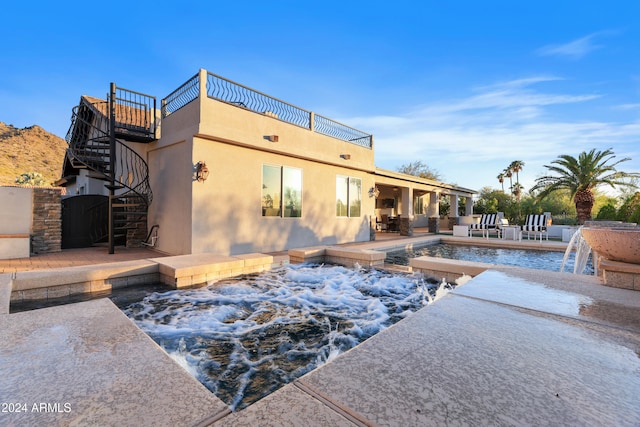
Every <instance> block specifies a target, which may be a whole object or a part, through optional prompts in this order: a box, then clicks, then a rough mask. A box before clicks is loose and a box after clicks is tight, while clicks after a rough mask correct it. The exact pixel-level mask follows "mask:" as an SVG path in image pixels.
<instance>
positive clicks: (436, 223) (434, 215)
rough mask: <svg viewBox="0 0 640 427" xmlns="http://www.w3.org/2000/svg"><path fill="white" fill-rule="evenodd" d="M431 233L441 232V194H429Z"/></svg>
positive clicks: (435, 192)
mask: <svg viewBox="0 0 640 427" xmlns="http://www.w3.org/2000/svg"><path fill="white" fill-rule="evenodd" d="M427 215H428V216H429V233H439V232H440V192H439V191H433V192H431V193H429V210H428V212H427Z"/></svg>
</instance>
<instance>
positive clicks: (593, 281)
mask: <svg viewBox="0 0 640 427" xmlns="http://www.w3.org/2000/svg"><path fill="white" fill-rule="evenodd" d="M443 237H444V238H445V239H447V236H440V235H438V236H431V237H429V238H425V237H419V238H414V239H407V240H403V241H402V242H401V243H398V242H392V243H390V242H389V241H386V242H371V243H367V244H359V245H354V246H352V247H351V248H350V250H348V251H345V250H339V251H337V252H335V253H336V254H338V255H341V256H343V255H350V254H358V251H359V250H360V249H363V250H365V252H364V253H367V254H368V251H373V250H376V248H382V247H386V248H389V247H392V248H403V247H407V246H410V245H415V244H419V243H421V242H422V243H423V242H424V241H425V240H433V239H442V238H443ZM448 239H451V238H448ZM479 240H480V239H473V240H471V241H470V239H463V241H464V242H465V243H473V244H476V243H477V241H479ZM496 243H502V245H503V246H510V245H509V244H508V243H511V242H507V244H506V245H505V244H504V243H505V242H502V241H499V242H496ZM536 244H537V243H536ZM378 250H379V249H378ZM558 250H559V249H558ZM324 251H325V254H326V248H324ZM369 255H373V254H369ZM368 257H369V258H375V257H373V256H368ZM187 259H188V258H186V259H183V261H186V260H187ZM149 263H150V261H149V260H148V259H146V260H141V262H140V265H141V266H142V267H141V270H139V271H146V270H145V269H144V268H147V267H146V266H148V264H149ZM283 263H284V261H283V258H281V261H280V264H279V265H282V264H283ZM169 264H170V262H169ZM274 264H277V263H276V262H274ZM127 265H128V264H122V265H114V266H112V267H113V268H114V271H120V273H122V274H124V273H123V269H126V268H127ZM131 265H136V263H132V264H131ZM131 265H129V267H131ZM175 266H177V265H175V264H174V267H175ZM143 267H144V268H143ZM99 268H104V266H99ZM118 269H120V270H118ZM157 269H158V271H159V267H157ZM61 270H69V269H59V270H55V271H54V273H55V272H60V271H61ZM493 270H501V271H508V274H512V275H515V276H519V277H523V278H525V279H527V280H531V281H533V282H536V283H539V284H540V285H541V286H545V287H547V286H550V287H557V288H559V289H565V290H566V291H567V292H579V293H580V294H583V295H587V296H590V297H593V298H594V299H598V300H599V299H602V300H604V301H608V302H612V303H614V304H617V305H622V306H626V307H627V309H628V308H629V307H636V306H640V303H639V302H638V298H639V297H640V294H638V293H634V292H633V291H624V290H620V289H612V288H608V287H605V286H598V285H599V284H600V282H601V281H600V279H599V278H598V277H594V276H581V275H573V274H570V273H559V272H558V273H555V272H548V273H547V272H545V274H544V275H541V274H540V273H539V271H533V270H529V269H523V268H519V267H513V268H507V267H504V266H497V267H492V268H490V269H489V271H493ZM51 273H52V270H46V272H43V275H41V276H38V277H40V279H42V277H45V276H46V275H47V274H51ZM76 273H77V272H76ZM112 273H113V274H114V275H115V274H120V273H117V272H115V273H114V272H113V271H112ZM190 273H196V272H195V271H190ZM19 274H20V273H16V276H17V275H19ZM145 274H146V273H145ZM154 274H155V273H154ZM158 274H159V273H158ZM192 275H193V274H192ZM49 277H51V276H49ZM69 277H74V276H73V274H72V273H69ZM11 279H12V277H11V275H9V274H5V275H0V295H1V294H2V293H5V294H6V292H7V289H10V288H9V286H11ZM470 283H473V281H471V282H470ZM469 290H471V288H469ZM513 291H514V292H516V293H517V291H518V288H517V287H514V290H513ZM629 292H631V293H629ZM466 293H467V294H468V295H464V296H463V295H460V296H458V297H456V298H458V299H469V298H471V299H473V300H477V301H485V302H484V303H483V304H491V305H492V306H496V307H504V308H507V309H509V310H511V309H510V308H509V307H510V305H509V302H508V301H506V302H505V301H495V300H493V299H491V297H490V296H489V297H487V296H483V295H482V294H475V295H474V294H473V293H471V292H466ZM98 301H104V300H98ZM442 303H446V302H445V301H443V302H442ZM105 304H107V305H112V303H110V302H109V301H105ZM90 306H91V304H90V302H83V303H78V305H77V307H90ZM113 307H114V309H115V306H113ZM594 307H595V308H597V305H595V306H594ZM56 309H57V310H58V311H64V307H57V308H56ZM46 310H49V309H42V310H35V311H34V312H33V313H30V312H24V313H15V314H6V315H2V316H1V317H2V318H4V319H5V320H6V321H8V322H9V323H12V322H13V321H14V320H16V319H19V318H20V319H23V321H26V322H27V323H28V324H31V322H30V321H29V319H30V318H32V317H33V316H36V317H42V316H43V315H44V314H45V313H49V312H53V311H46ZM499 310H500V311H504V310H503V309H499ZM513 310H515V311H517V312H522V313H524V314H526V316H525V319H526V318H529V319H531V320H532V321H535V320H534V319H539V318H545V319H547V320H548V322H553V324H556V325H558V326H557V327H558V328H565V327H566V324H568V321H567V320H562V319H559V318H557V315H555V314H552V313H551V314H548V313H546V312H545V311H544V310H541V309H538V310H532V309H530V308H521V307H518V306H516V305H514V307H513ZM78 312H79V313H82V310H78ZM421 312H422V315H421V317H422V318H423V319H424V321H428V320H429V318H430V317H431V314H429V311H428V310H421ZM114 313H115V314H117V313H116V311H114ZM425 316H426V317H425ZM527 316H528V317H527ZM416 319H417V318H416ZM436 320H437V319H436ZM575 321H580V322H581V324H584V326H583V327H584V331H585V333H590V331H591V330H593V329H597V328H604V330H608V331H610V332H612V333H615V334H623V335H624V334H626V335H630V336H631V338H633V339H636V340H637V341H639V342H640V332H639V330H638V329H635V330H627V329H625V328H624V319H622V320H621V325H620V326H618V327H615V328H613V329H612V328H611V327H610V326H608V325H606V324H602V325H601V324H600V323H594V324H590V323H589V322H586V323H585V322H582V320H581V319H576V320H575ZM401 323H402V322H400V323H399V324H397V325H400V326H397V325H394V326H391V327H390V328H388V329H387V330H386V332H384V334H385V335H384V336H380V337H378V336H374V337H372V338H371V339H370V340H367V342H368V344H367V348H366V349H365V348H364V347H363V348H361V349H360V350H358V351H349V352H346V353H344V354H343V355H341V356H340V357H339V358H338V359H336V360H341V363H342V364H344V363H356V364H358V363H362V364H363V366H368V368H367V371H366V372H367V373H368V374H367V376H368V377H370V378H371V379H372V381H374V382H378V381H379V380H378V379H377V378H383V377H384V375H385V372H386V371H385V369H388V367H384V366H383V367H382V368H383V370H382V371H380V370H379V369H378V368H376V369H372V365H371V363H372V362H376V360H379V359H380V353H379V352H378V351H379V350H384V349H385V348H387V350H389V349H391V348H393V351H405V350H407V349H406V348H404V347H402V346H400V347H397V346H389V345H387V344H388V343H387V344H385V341H384V339H385V338H384V337H387V338H386V339H389V337H394V336H398V335H402V334H409V336H410V335H412V334H414V333H415V332H418V331H419V330H423V327H422V326H420V325H419V324H418V326H417V327H418V328H419V329H418V330H413V331H414V332H413V333H412V332H411V331H412V329H411V328H412V327H413V328H415V327H416V326H415V325H414V326H410V325H409V324H408V323H404V324H402V325H401ZM414 323H415V322H414ZM438 323H440V322H438ZM396 326H397V327H396ZM93 327H96V328H99V329H103V326H102V325H93ZM130 327H131V328H137V327H136V326H135V324H134V323H133V322H131V323H130ZM504 327H505V328H510V327H511V325H510V324H505V325H504ZM407 328H408V329H407ZM581 328H582V326H581ZM128 329H129V327H127V330H128ZM123 333H124V332H123ZM626 335H625V336H626ZM7 338H8V340H9V339H10V340H9V341H11V340H14V339H16V338H17V337H7ZM523 338H526V337H523ZM621 339H622V338H621ZM625 339H626V338H625ZM94 341H95V340H94ZM98 341H99V339H98ZM98 341H96V343H97V342H98ZM143 341H147V343H146V344H145V345H144V346H143V347H147V348H146V350H145V351H150V352H151V353H154V352H159V353H163V354H165V355H166V353H164V351H163V350H162V349H161V348H160V347H158V346H157V345H155V344H154V343H152V342H150V340H147V339H146V338H144V339H143ZM425 344H426V342H425ZM48 345H51V343H50V344H48ZM505 345H506V347H508V345H507V343H505ZM380 346H382V347H380ZM106 348H109V347H106ZM114 348H115V347H114ZM356 348H358V347H356ZM376 348H377V349H378V351H374V350H375V349H376ZM34 351H35V349H34ZM40 351H44V352H47V349H46V345H44V347H43V348H42V349H41V350H40ZM424 351H425V350H422V353H424ZM440 351H444V350H439V352H440ZM412 352H413V353H414V354H416V357H419V354H418V352H415V351H414V350H412ZM54 353H55V352H54ZM87 356H89V355H87ZM461 356H462V357H461V359H460V363H461V365H459V367H458V369H460V371H461V373H464V372H465V371H466V370H467V369H468V368H467V367H466V365H465V364H464V363H465V358H464V355H463V354H461ZM77 357H82V356H77ZM85 357H86V356H85ZM491 357H492V356H491V355H489V354H476V355H474V359H475V360H483V361H485V362H488V361H490V360H491ZM522 357H523V358H524V359H526V358H527V357H531V356H530V355H527V354H523V355H522ZM372 358H373V359H372ZM34 360H35V359H33V358H26V359H24V361H22V362H16V363H17V365H19V366H14V368H16V367H20V369H26V368H30V366H31V364H32V363H33V361H34ZM350 360H351V361H352V362H348V361H350ZM467 361H468V362H473V360H467ZM111 362H114V361H110V363H111ZM118 363H119V364H120V366H122V367H123V368H122V369H123V371H122V373H124V374H126V372H127V370H126V369H125V368H124V367H125V366H127V363H126V361H122V360H121V361H119V362H118ZM171 366H172V367H173V369H171V368H170V367H169V368H168V370H167V372H171V374H173V372H172V371H176V373H177V372H182V373H184V372H183V371H182V368H180V367H178V365H177V364H176V363H173V364H171ZM339 367H340V364H334V363H333V362H332V363H329V364H327V365H325V366H324V367H321V368H319V369H320V370H324V371H323V372H322V375H329V376H328V377H327V378H332V377H333V378H334V379H335V383H336V384H338V383H339V384H342V385H345V386H347V385H350V384H353V381H352V380H351V378H350V377H349V376H344V375H337V376H336V374H331V373H330V372H331V371H332V370H335V368H339ZM325 371H326V372H325ZM25 372H26V371H25ZM314 372H317V373H316V374H313V375H308V376H305V377H302V378H300V379H298V380H296V381H294V382H293V383H291V384H289V385H287V386H285V387H283V388H281V389H279V390H278V391H276V392H275V393H273V394H271V395H269V396H267V397H265V398H264V399H262V400H260V401H258V402H256V403H254V404H253V405H250V406H249V407H248V408H246V409H244V410H242V411H239V412H235V413H234V412H230V411H229V410H228V409H224V408H221V407H220V406H219V405H218V404H215V405H214V407H212V408H211V412H210V413H209V415H207V416H205V417H203V418H200V419H199V421H198V422H196V423H194V424H192V425H203V426H204V425H228V423H230V422H231V423H234V422H235V423H238V424H242V425H256V423H258V424H263V425H278V424H279V422H280V421H283V420H284V421H286V420H289V421H290V422H293V421H296V420H297V422H299V421H300V420H302V419H304V420H306V421H307V424H308V425H314V421H317V422H318V423H320V422H323V423H325V424H331V425H349V426H352V425H372V420H374V418H373V417H374V416H375V413H373V412H371V413H367V412H366V411H364V410H362V408H358V407H355V406H353V405H352V403H350V402H349V401H347V400H344V399H342V398H340V396H339V394H336V393H335V392H327V391H326V390H324V389H323V388H322V387H318V383H317V382H314V380H313V378H316V377H319V376H320V375H321V373H320V372H319V371H314ZM426 372H427V371H423V373H426ZM327 373H328V374H327ZM352 373H354V374H355V373H356V372H355V371H353V370H352ZM408 374H409V372H408V371H407V375H408ZM31 375H33V373H32V374H31ZM405 376H406V375H405ZM423 377H424V375H423ZM36 378H37V376H36ZM123 378H124V377H123ZM465 378H473V376H465ZM76 379H77V378H76ZM407 379H408V378H407ZM416 380H419V378H416ZM83 381H84V383H87V382H86V381H89V382H88V383H87V384H89V383H91V384H92V385H91V388H92V389H95V390H99V389H102V388H104V387H105V385H104V384H103V383H104V381H99V379H98V380H94V381H91V378H89V379H83ZM403 381H404V379H400V380H398V379H396V381H389V382H388V383H387V385H389V386H392V387H393V388H397V387H398V386H400V390H404V389H405V386H404V384H403ZM420 381H426V382H425V384H429V381H431V379H430V378H422V379H420ZM325 383H326V382H325ZM71 384H72V383H71V382H69V379H66V377H65V378H64V379H62V378H61V381H60V382H59V384H57V386H58V387H59V388H60V390H64V391H65V392H68V391H69V389H68V387H69V386H70V385H71ZM326 384H327V385H329V384H330V383H326ZM444 385H446V383H442V384H441V385H439V386H438V387H441V386H444ZM506 385H508V384H506ZM452 386H455V384H453V385H452ZM192 387H194V390H198V389H201V387H200V385H199V384H193V385H192ZM460 387H463V384H460ZM576 389H577V387H576ZM430 390H433V389H430ZM146 391H147V393H148V394H149V395H148V396H147V395H143V394H141V393H140V392H139V391H138V390H129V391H128V392H127V396H128V399H129V400H130V403H129V404H128V406H127V409H126V410H125V411H124V412H120V413H122V414H123V415H125V416H128V415H129V414H127V411H133V412H131V415H134V413H135V415H139V414H147V415H148V416H150V417H152V418H149V420H151V419H154V420H156V421H157V422H158V423H159V424H163V422H164V423H167V421H168V420H163V419H161V418H158V419H155V417H162V415H161V414H160V413H159V412H158V413H149V410H148V408H147V407H145V403H144V402H145V401H146V400H147V399H154V396H162V395H164V394H165V393H166V390H162V389H149V390H146ZM359 391H360V393H361V394H363V395H366V394H368V393H370V392H373V391H374V390H373V388H372V387H366V386H362V387H361V388H360V389H359ZM99 395H100V394H97V395H91V396H94V397H91V396H89V397H87V398H88V399H91V398H94V399H98V400H99V397H98V396H99ZM393 395H394V393H390V397H392V398H393ZM403 396H404V397H402V396H401V395H398V397H396V398H393V399H394V400H395V401H397V403H396V404H395V405H399V406H397V407H393V408H391V407H389V406H387V404H386V403H385V402H381V401H378V404H377V405H376V407H377V408H379V410H380V411H382V412H384V411H385V410H386V409H389V410H393V411H398V410H399V409H402V408H403V407H404V409H403V411H404V412H403V414H405V415H407V416H418V417H421V416H420V415H419V414H418V415H416V410H415V409H409V407H410V405H414V404H424V402H425V399H424V398H423V397H422V396H421V395H420V394H416V395H409V396H407V395H406V394H405V395H403ZM505 396H508V393H507V394H505ZM31 397H35V395H34V396H31ZM442 397H446V396H445V395H442ZM487 397H488V396H487ZM556 399H558V398H554V400H553V402H561V400H556ZM98 400H96V403H95V404H96V405H101V403H98ZM183 403H185V405H184V406H185V408H186V409H187V411H188V412H189V405H188V404H186V400H185V401H184V402H183ZM587 403H588V402H587ZM403 405H404V406H403ZM101 406H103V405H101ZM525 406H526V402H525ZM377 408H374V407H371V409H372V410H373V411H374V412H379V411H378V409H377ZM494 412H495V413H496V414H497V416H500V415H501V411H500V410H499V409H496V410H495V411H494ZM423 413H424V412H423ZM541 413H542V412H541ZM90 414H91V412H86V413H83V414H75V415H79V416H89V415H90ZM412 414H413V415H412ZM34 416H35V415H34ZM433 416H435V418H429V419H431V420H432V423H436V421H438V420H439V421H442V420H441V419H439V418H437V416H438V414H437V413H434V414H433ZM542 416H543V417H544V413H542ZM549 416H551V415H549ZM128 419H129V420H131V418H128ZM463 419H464V418H461V419H458V421H460V420H463ZM107 420H111V421H113V418H111V416H109V417H104V418H102V421H103V422H106V421H107ZM192 420H193V419H192ZM446 420H447V419H445V420H444V421H446ZM378 421H383V422H382V423H383V424H384V423H392V424H393V423H394V422H398V421H399V418H386V419H383V420H380V419H378ZM449 421H455V417H454V418H450V419H449ZM556 421H557V419H556ZM373 424H375V423H373ZM316 425H319V424H316Z"/></svg>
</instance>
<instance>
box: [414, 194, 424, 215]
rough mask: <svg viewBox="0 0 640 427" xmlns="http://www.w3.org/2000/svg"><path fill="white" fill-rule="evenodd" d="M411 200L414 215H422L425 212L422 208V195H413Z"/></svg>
mask: <svg viewBox="0 0 640 427" xmlns="http://www.w3.org/2000/svg"><path fill="white" fill-rule="evenodd" d="M413 202H414V204H413V213H414V214H416V215H424V214H425V213H426V212H425V209H424V202H425V200H424V196H418V197H415V198H414V199H413Z"/></svg>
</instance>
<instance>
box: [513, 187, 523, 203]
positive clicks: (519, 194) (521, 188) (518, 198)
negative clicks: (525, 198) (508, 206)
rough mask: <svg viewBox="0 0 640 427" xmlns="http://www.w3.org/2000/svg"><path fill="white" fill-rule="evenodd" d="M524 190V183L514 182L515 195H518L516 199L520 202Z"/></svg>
mask: <svg viewBox="0 0 640 427" xmlns="http://www.w3.org/2000/svg"><path fill="white" fill-rule="evenodd" d="M522 190H524V187H523V186H522V184H520V183H519V182H516V183H515V184H513V195H514V196H516V200H517V201H518V202H519V201H520V196H522Z"/></svg>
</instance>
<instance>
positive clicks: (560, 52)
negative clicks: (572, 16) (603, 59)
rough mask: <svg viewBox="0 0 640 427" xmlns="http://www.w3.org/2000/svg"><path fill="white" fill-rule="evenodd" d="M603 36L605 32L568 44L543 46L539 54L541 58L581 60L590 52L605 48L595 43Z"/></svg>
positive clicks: (538, 51)
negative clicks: (554, 57)
mask: <svg viewBox="0 0 640 427" xmlns="http://www.w3.org/2000/svg"><path fill="white" fill-rule="evenodd" d="M602 34H603V32H597V33H593V34H589V35H588V36H584V37H581V38H579V39H576V40H573V41H570V42H568V43H564V44H551V45H547V46H543V47H541V48H540V49H538V50H537V53H538V55H541V56H562V57H566V58H569V59H580V58H582V57H583V56H585V55H587V54H589V53H590V52H593V51H594V50H597V49H600V48H602V47H603V46H602V45H600V44H596V43H595V38H596V37H598V36H600V35H602Z"/></svg>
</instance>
